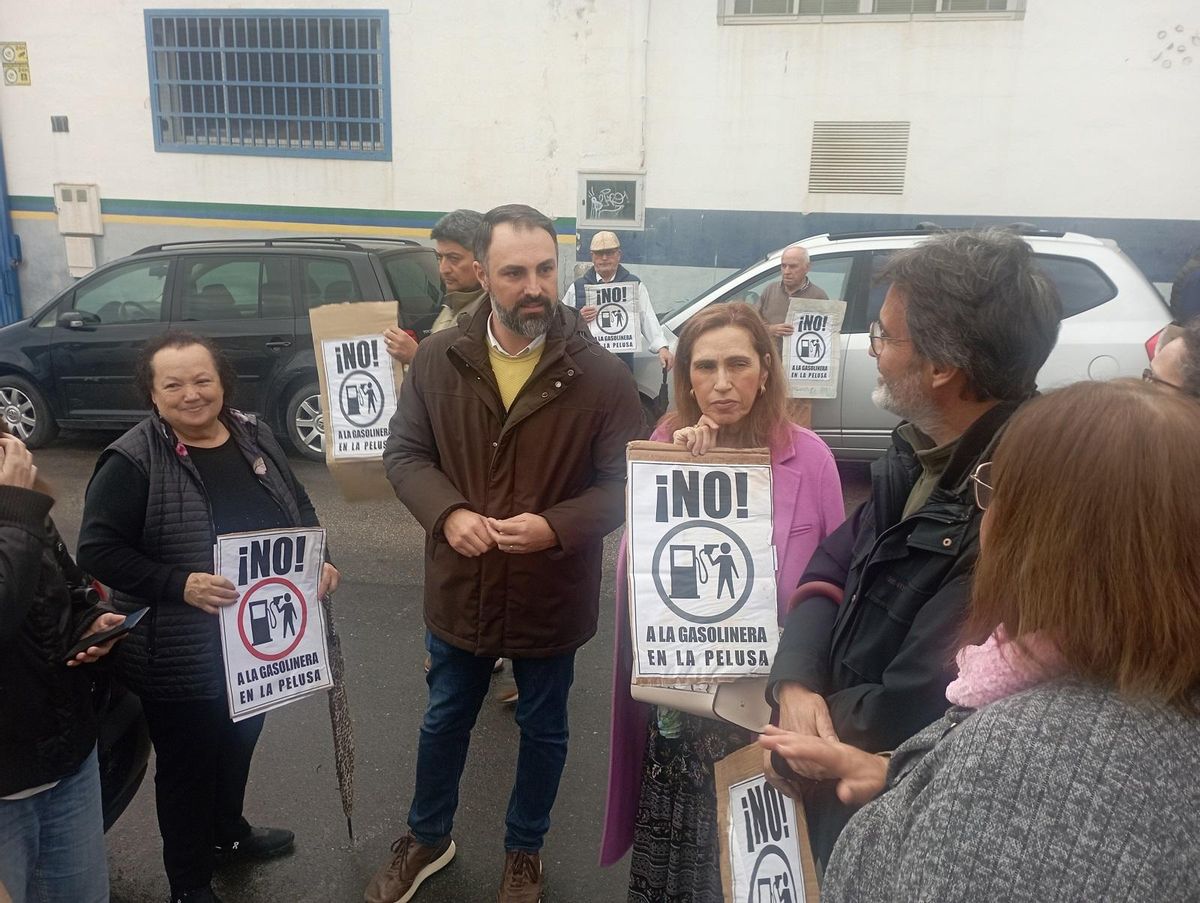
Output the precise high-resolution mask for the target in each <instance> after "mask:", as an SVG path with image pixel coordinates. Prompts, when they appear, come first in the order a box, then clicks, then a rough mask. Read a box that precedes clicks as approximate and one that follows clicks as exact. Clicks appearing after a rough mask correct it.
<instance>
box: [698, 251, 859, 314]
mask: <svg viewBox="0 0 1200 903" xmlns="http://www.w3.org/2000/svg"><path fill="white" fill-rule="evenodd" d="M853 267H854V255H853V254H844V255H841V254H839V255H826V256H823V257H814V258H813V260H812V268H811V269H810V270H809V271H808V278H809V279H810V280H811V281H812V283H813V285H815V286H817V287H819V288H821V289H824V291H825V294H827V295H828V296H829V297H830V298H838V299H841V300H845V298H846V291H847V286H848V285H849V283H850V271H851V270H852V269H853ZM779 281H780V276H779V267H778V266H775V267H772V268H771V269H769V270H767V271H766V272H765V273H762V274H761V275H759V276H758V277H757V278H756V279H755V280H754V281H753V282H747V283H743V284H742V285H739V286H737V287H735V288H732V289H730V290H729V291H727V292H726V293H725V294H724V295H722V296H721V297H720V298H718V299H717V303H725V302H728V301H745V302H746V303H747V304H749V305H752V306H754V307H757V306H758V304H759V301H761V300H762V294H763V292H765V291H766V290H767V289H768V288H770V287H771V286H772V285H774V284H775V283H777V282H779Z"/></svg>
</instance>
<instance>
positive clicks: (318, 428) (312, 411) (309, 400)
mask: <svg viewBox="0 0 1200 903" xmlns="http://www.w3.org/2000/svg"><path fill="white" fill-rule="evenodd" d="M285 416H286V418H287V434H288V439H289V440H291V443H292V448H293V449H295V450H296V452H297V454H299V455H301V456H302V457H305V458H308V460H310V461H324V460H325V415H324V414H322V413H321V388H320V386H318V385H317V384H316V383H307V384H305V385H303V386H301V387H300V388H299V389H297V390H296V391H295V392H293V393H292V397H291V398H290V399H288V404H287V412H286V415H285Z"/></svg>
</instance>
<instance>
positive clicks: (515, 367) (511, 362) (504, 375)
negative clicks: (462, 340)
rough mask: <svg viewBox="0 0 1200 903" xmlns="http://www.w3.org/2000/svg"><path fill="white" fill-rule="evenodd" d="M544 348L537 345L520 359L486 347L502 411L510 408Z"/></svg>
mask: <svg viewBox="0 0 1200 903" xmlns="http://www.w3.org/2000/svg"><path fill="white" fill-rule="evenodd" d="M545 347H546V345H545V343H539V344H538V347H537V348H535V349H534V350H533V351H531V352H530V353H529V354H525V355H522V356H521V357H509V356H508V355H506V354H501V353H500V352H498V351H497V350H496V349H495V348H493V347H492V346H491V345H490V344H489V345H488V359H489V360H490V361H491V362H492V373H494V374H495V375H496V385H497V386H499V387H500V400H501V401H503V402H504V410H506V411H507V410H508V409H509V408H511V407H512V403H513V399H515V398H516V397H517V393H518V392H520V391H521V387H522V386H523V385H525V383H526V382H528V381H529V377H530V376H532V375H533V369H534V368H535V367H536V366H537V364H538V361H540V360H541V359H542V349H544V348H545Z"/></svg>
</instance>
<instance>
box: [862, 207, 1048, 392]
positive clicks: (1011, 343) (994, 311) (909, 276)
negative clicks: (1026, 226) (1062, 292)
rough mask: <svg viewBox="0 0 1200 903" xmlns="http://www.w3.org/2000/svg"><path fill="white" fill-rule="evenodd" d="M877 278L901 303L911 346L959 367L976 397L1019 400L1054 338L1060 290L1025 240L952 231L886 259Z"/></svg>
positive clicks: (993, 232)
mask: <svg viewBox="0 0 1200 903" xmlns="http://www.w3.org/2000/svg"><path fill="white" fill-rule="evenodd" d="M880 280H881V281H885V282H891V283H893V284H894V285H895V287H896V288H897V289H898V290H899V291H900V293H901V294H902V295H903V297H904V300H905V302H906V304H907V317H906V319H907V322H908V331H909V334H910V336H911V338H912V342H913V347H914V348H915V349H916V351H917V353H918V354H920V355H921V356H922V357H924V358H925V359H926V360H929V361H932V362H934V363H935V364H941V365H943V366H949V367H957V368H958V369H960V370H962V371H963V373H965V374H966V377H967V389H968V391H970V392H971V393H973V394H974V396H975V397H976V398H977V399H978V400H980V401H987V400H991V399H995V400H998V401H1019V400H1021V399H1023V398H1026V397H1027V396H1029V395H1030V394H1031V393H1032V392H1033V391H1034V390H1035V389H1036V388H1037V384H1036V380H1037V373H1038V371H1039V370H1040V369H1041V368H1042V364H1044V363H1045V362H1046V358H1047V357H1048V356H1049V354H1050V351H1051V349H1053V348H1054V343H1055V342H1056V341H1057V340H1058V326H1059V321H1060V320H1061V319H1062V305H1061V303H1060V302H1059V299H1058V291H1057V290H1056V289H1055V287H1054V283H1052V282H1051V281H1050V280H1049V279H1048V278H1047V277H1046V276H1045V275H1044V274H1043V273H1042V272H1041V271H1040V270H1039V269H1038V268H1037V266H1036V264H1035V262H1034V259H1033V251H1032V249H1031V248H1030V247H1029V245H1028V244H1027V243H1026V242H1025V241H1023V240H1022V239H1021V238H1019V237H1018V236H1017V235H1015V234H1013V233H1012V232H1009V231H1006V230H1004V229H983V230H976V231H968V232H951V233H946V234H944V235H938V236H936V237H934V238H931V239H930V240H929V241H926V242H924V243H922V244H920V245H918V246H917V247H915V248H911V249H909V250H906V251H900V252H898V253H896V254H894V255H892V257H891V258H890V259H889V260H888V262H887V264H886V265H885V266H884V268H883V272H882V273H881V274H880Z"/></svg>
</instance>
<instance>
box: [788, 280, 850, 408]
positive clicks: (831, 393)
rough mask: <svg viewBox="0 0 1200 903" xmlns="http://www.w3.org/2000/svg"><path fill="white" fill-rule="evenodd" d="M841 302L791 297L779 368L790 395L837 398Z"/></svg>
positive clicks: (843, 304) (842, 302)
mask: <svg viewBox="0 0 1200 903" xmlns="http://www.w3.org/2000/svg"><path fill="white" fill-rule="evenodd" d="M845 315H846V302H845V301H829V300H825V299H823V298H793V299H792V301H791V304H790V305H789V307H788V317H787V322H788V323H790V324H791V326H792V329H793V330H794V331H793V332H792V334H791V335H790V336H784V337H783V371H784V374H785V376H786V378H787V381H788V394H789V395H790V396H791V397H792V398H837V393H838V377H839V374H840V373H841V366H842V319H843V317H845Z"/></svg>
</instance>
